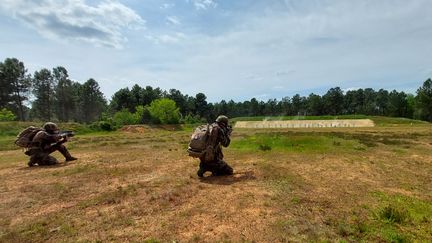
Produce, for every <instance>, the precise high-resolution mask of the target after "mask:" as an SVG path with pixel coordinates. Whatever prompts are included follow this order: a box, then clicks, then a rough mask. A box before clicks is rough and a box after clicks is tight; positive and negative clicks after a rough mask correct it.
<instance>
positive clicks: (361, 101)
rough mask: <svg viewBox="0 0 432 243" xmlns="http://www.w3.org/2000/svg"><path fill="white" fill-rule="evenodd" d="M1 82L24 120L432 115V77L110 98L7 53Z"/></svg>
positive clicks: (5, 99) (92, 83) (4, 100)
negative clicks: (275, 93) (399, 83)
mask: <svg viewBox="0 0 432 243" xmlns="http://www.w3.org/2000/svg"><path fill="white" fill-rule="evenodd" d="M0 87H1V90H0V116H1V114H3V113H5V112H8V111H9V112H11V113H12V114H13V115H14V117H15V119H17V120H22V121H24V120H44V121H45V120H52V121H62V122H66V121H76V122H83V123H91V122H94V121H99V120H101V119H102V120H106V119H110V118H114V117H116V114H117V117H123V118H122V119H129V118H127V117H128V116H129V117H135V118H134V120H135V122H136V123H158V122H161V120H160V119H159V120H155V119H154V118H155V117H154V116H155V114H159V115H163V114H162V113H163V112H161V110H160V109H169V110H170V111H171V112H175V113H178V114H177V115H178V118H175V119H173V118H172V117H171V118H166V117H165V118H164V119H167V120H168V121H169V122H170V123H175V122H179V121H180V120H182V121H183V122H197V121H204V120H207V121H212V120H214V119H215V118H216V117H217V116H218V115H219V114H225V115H227V116H228V117H239V116H297V115H301V116H303V115H316V116H319V115H351V114H362V115H379V116H393V117H406V118H415V119H422V120H427V121H432V81H431V79H428V80H426V81H424V83H423V85H422V86H421V87H419V88H418V89H417V92H416V94H415V95H414V94H409V93H405V92H399V91H396V90H392V91H387V90H385V89H380V90H378V91H376V90H374V89H371V88H366V89H357V90H349V91H346V92H344V91H343V90H342V89H341V88H340V87H334V88H331V89H329V90H328V91H327V92H326V93H325V94H324V95H322V96H321V95H318V94H313V93H312V94H310V95H308V96H301V95H299V94H296V95H294V96H292V97H284V98H282V99H281V100H277V99H269V100H267V101H262V100H257V99H256V98H252V99H250V100H248V101H244V102H235V101H233V100H229V101H226V100H222V101H220V102H215V103H211V102H208V101H207V97H206V95H205V94H203V93H198V94H196V95H195V96H189V95H186V94H182V93H181V92H180V91H179V90H177V89H170V90H168V91H165V90H162V89H160V88H158V87H156V88H153V87H151V86H145V87H141V86H139V85H138V84H136V85H134V86H133V87H131V88H130V89H129V88H128V87H127V88H123V89H120V90H118V91H117V92H115V93H114V95H113V96H112V97H111V100H110V102H108V101H107V100H106V98H105V97H104V95H103V93H102V92H101V91H100V87H99V84H98V82H97V81H96V80H94V79H92V78H90V79H88V80H87V81H86V82H84V83H82V84H81V83H79V82H76V81H72V80H71V79H70V78H69V75H68V72H67V70H66V69H65V68H64V67H55V68H53V69H52V70H49V69H46V68H42V69H41V70H39V71H36V72H34V74H33V75H31V74H29V73H28V72H27V69H26V68H25V66H24V63H23V62H21V61H19V60H18V59H16V58H6V59H5V60H4V61H3V62H0ZM161 100H162V101H161ZM156 101H157V102H156ZM170 101H173V102H172V104H174V105H175V107H173V106H172V104H171V103H170ZM2 112H3V113H2ZM165 113H166V112H165ZM5 114H6V113H5ZM7 114H8V116H9V117H10V116H11V114H10V113H7ZM132 115H133V116H132ZM165 115H166V114H165ZM177 115H175V116H174V117H177ZM130 119H132V118H130Z"/></svg>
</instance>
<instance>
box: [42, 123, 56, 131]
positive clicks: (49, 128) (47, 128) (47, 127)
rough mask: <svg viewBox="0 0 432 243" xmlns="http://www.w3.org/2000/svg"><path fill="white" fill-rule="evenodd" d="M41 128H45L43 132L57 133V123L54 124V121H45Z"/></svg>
mask: <svg viewBox="0 0 432 243" xmlns="http://www.w3.org/2000/svg"><path fill="white" fill-rule="evenodd" d="M42 128H43V129H44V130H45V132H47V133H51V134H54V133H57V132H58V131H59V128H58V126H57V124H55V123H54V122H47V123H45V124H44V125H43V127H42Z"/></svg>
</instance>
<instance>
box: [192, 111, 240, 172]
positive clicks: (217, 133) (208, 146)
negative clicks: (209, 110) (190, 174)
mask: <svg viewBox="0 0 432 243" xmlns="http://www.w3.org/2000/svg"><path fill="white" fill-rule="evenodd" d="M231 132H232V128H231V127H230V126H229V125H228V118H227V117H226V116H223V115H221V116H218V118H217V119H216V121H215V122H214V123H212V124H207V125H201V126H199V127H198V128H196V130H195V132H194V133H193V134H192V138H191V141H190V143H189V148H188V153H189V156H192V157H197V158H199V159H200V165H199V170H198V171H197V174H198V176H199V177H203V176H204V173H205V172H207V171H210V172H211V173H212V175H214V176H219V175H232V174H233V169H232V168H231V167H230V166H229V165H228V164H227V163H226V162H225V161H224V160H223V153H222V147H221V146H224V147H228V146H229V144H230V142H231V139H230V136H231Z"/></svg>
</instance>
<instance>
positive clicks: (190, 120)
mask: <svg viewBox="0 0 432 243" xmlns="http://www.w3.org/2000/svg"><path fill="white" fill-rule="evenodd" d="M206 122H207V121H206V120H205V118H202V117H200V116H198V115H195V116H193V115H191V114H187V115H186V116H185V117H184V118H182V120H181V123H184V124H197V123H206Z"/></svg>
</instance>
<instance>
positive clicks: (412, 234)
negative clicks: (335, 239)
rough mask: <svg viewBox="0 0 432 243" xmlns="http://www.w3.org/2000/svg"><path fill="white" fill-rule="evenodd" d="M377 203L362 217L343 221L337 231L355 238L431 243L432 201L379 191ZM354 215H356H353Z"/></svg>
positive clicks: (374, 195) (355, 239)
mask: <svg viewBox="0 0 432 243" xmlns="http://www.w3.org/2000/svg"><path fill="white" fill-rule="evenodd" d="M372 196H373V197H374V198H375V199H376V200H377V205H376V206H374V207H371V208H367V212H369V213H368V215H366V216H365V215H363V217H362V219H361V220H360V221H359V220H351V221H349V220H348V221H341V222H339V224H338V226H337V227H338V233H339V235H340V236H342V237H344V238H348V239H350V240H353V241H359V240H367V241H385V242H413V241H418V242H430V240H432V228H431V227H430V224H431V222H432V203H431V202H430V201H427V200H424V199H419V198H416V197H412V196H406V195H402V194H386V193H383V192H376V193H373V195H372ZM351 218H353V217H352V216H351Z"/></svg>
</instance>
